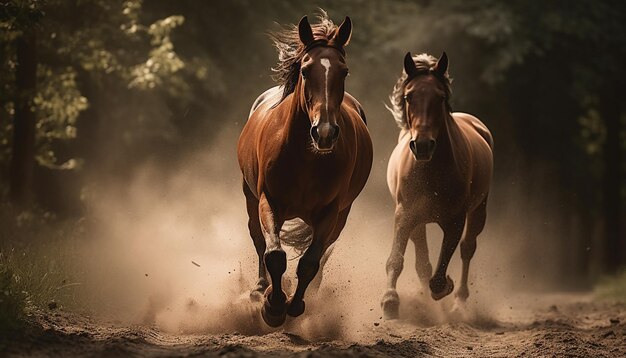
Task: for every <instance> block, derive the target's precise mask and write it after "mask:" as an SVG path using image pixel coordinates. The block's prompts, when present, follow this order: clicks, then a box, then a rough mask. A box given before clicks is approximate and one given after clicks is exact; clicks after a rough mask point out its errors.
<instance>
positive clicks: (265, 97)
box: [248, 86, 283, 118]
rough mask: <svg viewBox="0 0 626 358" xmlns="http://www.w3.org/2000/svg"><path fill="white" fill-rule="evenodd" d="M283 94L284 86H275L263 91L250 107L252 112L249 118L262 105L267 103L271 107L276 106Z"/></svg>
mask: <svg viewBox="0 0 626 358" xmlns="http://www.w3.org/2000/svg"><path fill="white" fill-rule="evenodd" d="M282 95H283V86H274V87H272V88H270V89H268V90H267V91H265V92H263V93H262V94H261V95H260V96H259V97H257V99H256V100H255V101H254V103H253V104H252V108H251V109H250V114H248V118H250V116H252V113H254V111H256V110H257V109H258V108H259V107H261V105H263V104H267V105H268V106H269V108H271V107H273V106H275V105H276V104H277V103H278V102H279V101H280V99H281V98H282Z"/></svg>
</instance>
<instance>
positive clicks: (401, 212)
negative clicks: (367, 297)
mask: <svg viewBox="0 0 626 358" xmlns="http://www.w3.org/2000/svg"><path fill="white" fill-rule="evenodd" d="M412 224H414V222H413V221H412V220H411V218H410V217H409V213H408V212H406V210H405V209H404V207H403V205H402V204H399V205H398V206H397V207H396V214H395V223H394V234H393V245H392V247H391V253H390V254H389V258H388V259H387V265H386V269H387V291H386V292H385V294H384V295H383V298H382V300H381V302H380V304H381V306H382V308H383V314H384V317H385V319H396V318H398V316H399V308H400V297H399V296H398V292H397V291H396V284H397V282H398V277H399V276H400V273H401V272H402V269H403V268H404V252H405V251H406V245H407V242H408V241H409V236H410V235H411V231H413V229H414V227H413V225H412Z"/></svg>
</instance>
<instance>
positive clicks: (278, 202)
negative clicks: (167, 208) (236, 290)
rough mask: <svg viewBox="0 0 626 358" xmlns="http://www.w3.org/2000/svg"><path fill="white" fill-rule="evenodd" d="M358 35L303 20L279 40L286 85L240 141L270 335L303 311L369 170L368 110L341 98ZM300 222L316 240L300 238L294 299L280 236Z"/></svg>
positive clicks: (264, 101)
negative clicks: (286, 283) (349, 50)
mask: <svg viewBox="0 0 626 358" xmlns="http://www.w3.org/2000/svg"><path fill="white" fill-rule="evenodd" d="M351 33H352V23H351V21H350V18H348V17H346V19H345V21H344V22H343V23H342V24H341V25H340V26H339V27H337V26H336V25H334V24H333V23H332V21H330V20H329V19H328V18H327V17H326V14H325V13H322V14H321V15H320V23H319V24H316V25H315V26H313V27H311V25H310V24H309V22H308V20H307V17H306V16H305V17H303V18H302V20H300V23H299V25H298V27H297V28H296V27H293V28H291V29H286V30H284V31H282V32H279V33H276V34H274V36H273V39H274V44H275V46H276V47H277V49H278V51H279V61H280V62H279V64H278V68H276V69H274V70H275V71H276V72H278V78H279V79H280V80H282V85H281V86H280V87H274V88H272V89H269V90H268V91H266V92H265V93H264V94H262V95H261V96H260V97H259V98H258V99H257V100H256V101H255V103H254V105H253V107H252V110H251V113H250V116H249V118H248V121H247V123H246V125H245V127H244V128H243V131H242V133H241V137H240V138H239V145H238V148H237V154H238V158H239V166H240V168H241V172H242V173H243V192H244V194H245V197H246V205H247V210H248V216H249V221H248V227H249V229H250V236H251V237H252V241H253V242H254V246H255V248H256V251H257V254H258V256H259V280H258V285H257V287H256V288H255V289H254V290H253V294H254V293H255V292H256V294H257V295H259V294H261V293H264V295H265V301H264V304H263V307H262V309H261V314H262V317H263V319H264V321H265V322H266V323H267V324H268V325H270V326H273V327H277V326H280V325H281V324H282V323H283V322H284V321H285V318H286V314H288V315H290V316H292V317H297V316H299V315H301V314H302V313H303V312H304V300H303V299H304V294H305V291H306V289H307V286H309V284H310V283H311V281H312V280H313V279H314V278H315V276H316V274H317V273H318V271H319V269H320V260H321V259H322V257H323V256H324V253H325V252H326V251H327V250H328V248H329V247H330V245H332V244H333V243H334V242H335V240H337V238H338V237H339V234H340V233H341V230H342V229H343V227H344V225H345V224H346V219H347V217H348V213H349V212H350V207H351V205H352V202H353V201H354V200H355V199H356V197H357V196H358V195H359V193H360V192H361V190H362V189H363V187H364V186H365V183H366V181H367V178H368V176H369V173H370V169H371V166H372V142H371V139H370V136H369V131H368V129H367V126H366V124H365V116H364V113H363V109H362V108H361V106H360V104H359V103H358V102H357V101H356V100H355V99H354V98H353V97H352V96H350V95H349V94H348V93H345V92H344V86H345V78H346V76H347V75H348V67H347V65H346V59H345V51H344V46H346V44H347V43H348V40H349V39H350V35H351ZM294 218H300V219H301V220H302V221H303V223H305V224H306V225H308V226H310V228H311V229H312V237H310V238H309V237H307V235H306V234H304V235H302V236H301V237H299V238H296V239H297V240H299V241H300V242H306V241H307V240H310V245H308V248H307V249H306V250H305V251H304V254H303V255H302V257H301V258H300V260H299V262H298V268H297V276H298V285H297V288H296V290H295V293H294V294H293V296H292V297H291V298H289V299H287V297H286V294H285V293H284V292H283V290H282V288H281V277H282V275H283V273H284V272H285V270H286V266H287V257H286V254H285V251H284V250H283V249H282V247H281V239H283V237H281V236H285V235H288V234H289V233H288V232H287V233H284V232H283V233H281V228H282V226H283V224H284V222H285V221H286V220H290V219H294ZM295 231H296V232H305V231H306V230H297V229H295ZM297 240H296V241H297ZM290 241H291V242H293V240H290ZM266 271H267V272H269V275H270V280H271V284H268V281H267V273H266Z"/></svg>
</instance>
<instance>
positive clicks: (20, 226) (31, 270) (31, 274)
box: [0, 205, 82, 332]
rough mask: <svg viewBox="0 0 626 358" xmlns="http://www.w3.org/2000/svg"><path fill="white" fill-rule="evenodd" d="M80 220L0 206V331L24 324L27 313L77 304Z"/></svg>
mask: <svg viewBox="0 0 626 358" xmlns="http://www.w3.org/2000/svg"><path fill="white" fill-rule="evenodd" d="M81 234H82V224H81V222H80V221H79V220H64V221H59V220H57V219H56V218H55V217H54V216H53V215H51V214H49V213H45V212H38V211H29V212H22V213H19V214H16V213H14V212H13V211H12V209H11V208H10V207H9V206H7V205H3V206H2V207H1V208H0V332H3V331H4V332H7V331H11V330H17V329H20V328H21V327H23V325H24V324H25V321H26V318H27V317H28V315H30V314H31V313H33V312H35V311H37V310H40V311H43V310H55V309H60V308H68V309H76V308H77V307H78V306H79V303H78V300H77V296H78V295H77V288H78V287H79V286H80V285H79V282H76V279H75V278H76V277H77V274H78V272H79V271H77V270H76V269H77V267H76V264H77V262H78V260H77V257H76V256H77V252H78V250H77V245H78V243H79V242H80V238H81Z"/></svg>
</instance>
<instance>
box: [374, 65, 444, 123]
mask: <svg viewBox="0 0 626 358" xmlns="http://www.w3.org/2000/svg"><path fill="white" fill-rule="evenodd" d="M413 62H415V67H416V68H417V71H418V76H421V75H427V74H429V73H430V71H431V69H432V68H433V67H434V66H435V64H436V63H437V59H436V58H435V57H433V56H431V55H429V54H427V53H421V54H419V55H413ZM407 78H408V76H407V74H406V72H405V71H404V70H402V74H401V75H400V78H399V79H398V82H396V84H395V85H394V86H393V90H392V91H391V95H389V101H390V102H391V107H389V106H387V105H385V107H387V110H389V112H391V114H392V115H393V118H394V119H395V120H396V123H397V124H398V126H399V127H400V128H402V129H407V120H406V108H405V106H406V103H405V101H404V87H405V86H406V85H407ZM444 79H445V81H444V83H443V85H444V87H445V90H446V109H447V110H448V112H452V107H451V106H450V96H451V95H452V89H451V88H450V84H451V83H452V79H451V78H450V76H449V75H448V72H446V74H445V77H444Z"/></svg>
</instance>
